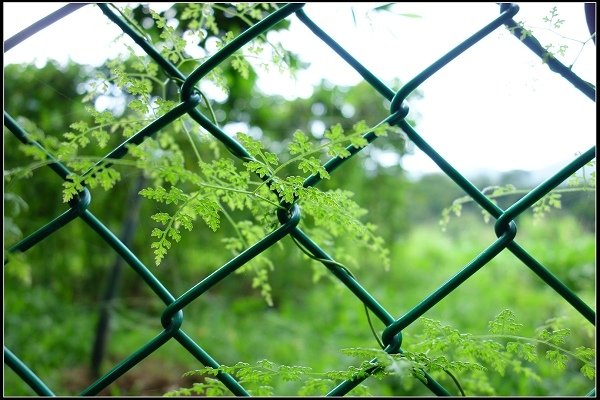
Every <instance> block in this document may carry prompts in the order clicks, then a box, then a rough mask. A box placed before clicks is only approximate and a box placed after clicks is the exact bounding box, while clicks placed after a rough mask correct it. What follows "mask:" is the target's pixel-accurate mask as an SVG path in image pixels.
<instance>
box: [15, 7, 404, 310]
mask: <svg viewBox="0 0 600 400" xmlns="http://www.w3.org/2000/svg"><path fill="white" fill-rule="evenodd" d="M212 7H214V9H215V10H221V11H224V12H230V11H231V10H232V9H231V8H226V9H223V8H222V6H221V5H217V4H215V5H213V6H212ZM273 7H274V6H273ZM269 8H270V7H266V6H265V7H260V8H259V7H258V6H241V7H236V8H235V10H236V11H235V12H234V14H233V15H234V16H236V17H239V18H241V19H242V20H243V21H244V22H245V23H248V24H250V23H251V19H255V18H262V16H263V11H265V10H268V9H269ZM207 12H209V9H207V8H206V7H203V8H202V9H200V8H198V7H196V6H191V5H190V6H189V7H187V8H185V9H184V10H183V15H185V17H186V18H185V19H186V20H189V19H191V18H200V20H199V21H198V24H195V27H196V28H197V29H199V30H202V29H205V28H210V29H211V30H212V31H219V29H218V26H217V25H216V22H214V21H212V20H211V19H210V18H207V17H206V15H205V14H204V13H207ZM211 12H212V11H211ZM130 14H131V12H130V11H125V12H123V15H125V16H127V15H130ZM150 14H151V17H152V19H153V20H154V22H155V25H156V27H157V28H158V29H159V30H160V32H161V33H160V35H159V43H158V44H159V48H160V49H161V52H162V54H163V56H165V57H167V58H168V59H170V61H172V62H173V63H178V65H181V64H182V63H184V62H186V63H188V62H189V63H192V62H193V63H198V62H201V61H202V60H195V59H193V58H190V57H189V56H188V55H186V53H185V48H186V45H187V42H186V40H185V39H183V38H182V37H181V34H182V33H181V32H180V31H178V30H176V29H175V28H173V27H172V26H171V25H172V24H169V21H167V20H166V19H165V17H164V16H161V15H160V14H159V13H156V12H154V11H150ZM202 23H204V24H205V25H202ZM219 33H220V34H221V33H222V34H223V36H222V37H221V46H222V45H225V44H226V43H228V42H229V41H231V40H232V39H233V37H234V34H233V32H232V31H226V32H221V31H219ZM252 46H254V47H253V50H252V51H253V52H254V53H260V51H259V50H257V49H258V47H257V46H262V44H261V43H260V41H259V42H255V43H253V44H252ZM236 54H237V53H236ZM236 57H237V58H234V59H233V61H232V67H233V69H234V70H235V71H237V73H239V74H240V75H242V76H243V77H246V78H247V77H248V68H250V64H248V63H247V62H246V61H243V62H242V61H241V60H244V58H243V56H242V54H241V53H240V54H237V55H236ZM236 60H237V61H236ZM107 67H108V69H109V71H110V74H109V75H108V76H104V77H102V76H101V75H98V76H97V77H96V80H95V81H94V85H93V87H92V89H91V90H92V91H93V92H95V93H96V95H100V94H103V93H106V91H107V90H108V88H111V87H113V89H111V90H114V88H117V89H120V90H121V91H122V92H124V93H127V94H128V95H129V97H130V100H129V101H128V116H123V117H121V118H119V117H118V116H117V115H115V114H114V113H113V112H110V111H102V112H100V111H97V110H94V109H93V108H91V107H88V108H87V111H88V112H89V113H90V116H91V117H92V120H93V123H89V122H87V121H84V120H81V121H77V122H74V123H71V124H70V128H71V129H72V131H69V132H67V133H64V134H63V135H62V140H60V141H57V140H56V139H55V138H54V137H52V136H48V135H45V134H44V133H43V131H39V130H35V129H32V132H33V134H32V138H33V139H34V140H37V141H38V142H39V143H40V144H42V145H43V146H44V147H45V148H46V149H47V150H48V151H49V152H50V154H54V155H55V156H56V157H57V158H58V159H59V160H61V161H62V162H64V163H65V164H66V165H67V167H69V168H70V169H71V170H72V171H74V172H73V173H71V174H69V175H68V176H67V180H66V181H65V182H64V183H63V188H64V189H63V201H64V202H68V201H70V200H72V199H73V198H74V197H75V196H76V195H77V194H78V193H80V192H81V191H83V189H84V187H89V188H91V189H93V188H96V187H102V188H103V189H105V190H109V189H112V188H113V187H114V186H115V185H116V184H117V183H118V182H119V180H120V179H121V172H120V171H119V170H118V169H117V167H123V166H135V167H137V168H140V169H141V170H143V171H144V173H145V174H146V175H148V176H149V177H151V178H152V181H153V186H152V187H149V188H146V189H144V190H142V191H141V192H140V195H141V196H143V197H145V198H147V199H149V200H152V201H154V202H156V203H158V204H160V205H162V206H166V207H167V208H166V209H163V210H161V211H159V212H157V213H155V214H154V215H152V216H151V219H152V220H153V221H155V222H157V223H158V224H159V227H155V228H153V230H152V232H151V233H150V236H151V237H152V238H153V239H154V241H153V242H152V243H151V244H150V247H151V248H152V249H153V252H154V260H155V264H156V265H157V266H158V265H160V264H161V262H162V261H163V260H164V259H165V257H166V256H167V255H168V253H169V250H170V249H171V248H172V246H173V244H174V243H178V242H180V240H181V238H182V228H183V229H185V230H187V231H192V230H193V229H194V222H195V221H196V220H198V219H201V220H202V221H203V222H204V223H205V224H206V226H207V227H208V228H209V229H211V230H212V231H216V230H217V229H218V228H219V227H220V226H221V218H222V216H225V217H226V219H227V221H228V222H231V224H232V225H233V227H234V230H235V232H236V234H237V240H234V239H231V238H230V239H226V242H227V244H228V248H229V249H230V250H232V251H233V252H234V253H235V254H238V253H239V252H241V251H243V250H244V249H245V248H247V247H248V246H249V245H252V244H254V243H255V240H258V239H260V238H261V237H260V236H259V235H256V232H253V233H252V234H250V230H251V229H252V228H251V227H250V226H248V225H246V224H245V223H242V224H237V223H235V222H234V221H233V218H232V217H231V213H232V212H241V213H249V214H250V215H251V216H252V220H253V221H254V223H257V224H259V225H260V226H261V229H260V232H261V233H266V232H268V231H269V230H272V229H273V227H274V226H276V224H277V219H276V211H277V209H279V208H282V207H283V205H281V204H280V203H282V204H287V205H289V204H292V203H296V202H297V203H298V204H299V205H300V206H301V207H302V210H303V213H304V214H305V216H306V218H305V221H312V224H313V225H314V226H310V225H308V226H307V227H306V228H307V229H308V230H309V231H311V230H319V231H320V232H321V236H325V240H328V239H327V237H331V238H336V237H341V236H345V235H346V236H349V237H352V238H354V239H355V243H359V244H361V243H362V244H364V246H366V248H368V249H370V250H372V251H374V252H376V253H377V254H378V255H379V256H380V258H381V260H382V262H383V265H384V266H385V267H387V266H389V258H388V251H387V250H386V249H385V247H384V245H383V243H384V241H383V239H382V238H380V237H378V236H377V235H376V234H375V231H376V227H375V225H374V224H372V223H368V224H365V223H364V222H362V221H361V218H362V217H363V216H364V214H366V210H364V209H363V208H361V207H360V206H358V204H357V203H356V202H354V201H353V200H352V196H353V193H352V192H350V191H347V190H339V189H336V190H326V191H323V190H319V189H317V188H315V187H305V186H304V184H303V178H302V177H301V176H298V175H297V174H300V175H302V176H310V175H314V176H318V177H319V178H320V179H329V178H330V176H329V173H328V171H327V170H326V169H325V168H324V166H323V162H324V160H326V159H327V157H339V158H347V157H349V156H350V152H349V151H348V150H347V147H348V146H353V147H354V148H356V149H361V148H363V147H365V146H366V145H367V144H368V141H367V140H366V139H365V137H364V136H365V135H366V134H368V133H369V132H372V134H374V135H375V136H384V135H386V134H387V133H388V131H393V130H391V128H390V127H389V126H388V125H381V124H379V125H377V126H375V127H373V128H370V127H369V126H368V125H367V123H366V122H365V121H359V122H357V123H355V124H354V126H353V127H352V131H350V132H345V130H344V129H343V128H342V126H341V124H339V123H338V124H335V125H333V126H332V127H331V128H330V129H329V130H327V131H326V132H325V134H324V138H323V140H322V141H321V143H313V141H312V140H310V139H309V136H308V135H307V134H305V133H303V132H302V131H300V130H297V131H296V133H295V134H294V138H293V140H292V141H291V142H290V143H289V145H288V151H289V156H287V157H285V156H284V155H278V154H275V153H274V152H272V151H269V150H267V149H266V148H265V147H264V144H263V143H262V142H261V141H258V140H256V139H253V138H252V137H251V136H249V135H248V134H245V133H238V134H237V137H236V138H237V140H238V141H239V142H240V143H241V144H242V145H243V146H244V147H245V148H246V149H247V151H248V152H249V153H250V155H251V156H252V157H251V158H249V159H247V160H245V161H244V162H243V163H242V164H241V165H240V164H239V163H236V162H234V161H232V160H230V159H228V158H223V157H220V158H218V159H216V160H212V161H208V160H205V158H204V156H201V155H200V152H199V151H198V148H197V143H196V141H195V139H194V137H193V136H192V134H191V132H190V129H189V128H188V126H190V122H192V121H191V120H190V118H189V117H187V116H185V117H182V118H180V119H179V120H177V121H176V122H174V123H172V124H171V125H170V126H169V127H168V128H165V129H163V130H161V132H160V133H159V134H158V135H157V137H156V138H146V139H145V140H144V142H143V143H142V144H141V145H139V146H132V145H128V146H127V148H128V151H129V154H128V156H127V158H124V159H122V160H107V159H105V158H101V157H98V156H95V154H98V153H97V152H96V153H92V154H89V155H83V154H82V152H83V151H84V150H86V149H87V147H88V145H90V144H91V143H92V141H93V142H94V143H95V144H96V148H95V150H100V149H103V148H105V147H106V146H107V144H108V142H109V140H110V138H111V135H110V134H109V132H110V133H115V132H117V131H121V133H122V135H123V136H124V137H125V138H127V137H129V136H131V134H132V130H131V129H130V128H131V127H132V125H133V126H137V124H138V123H140V122H143V121H147V120H149V119H150V120H152V119H155V118H157V117H159V116H160V115H163V114H164V113H166V112H167V111H168V110H169V109H171V108H172V107H174V106H175V105H176V103H174V102H172V101H170V100H168V99H166V98H164V97H161V96H160V95H159V93H162V94H164V93H165V91H166V86H167V85H168V83H169V81H168V80H167V81H165V82H162V81H160V80H159V79H158V77H159V72H158V67H157V65H156V64H155V63H154V62H152V61H151V60H150V59H149V57H142V56H138V55H136V54H135V53H134V52H133V49H131V48H130V55H129V57H128V59H127V60H126V61H125V60H122V59H115V60H112V61H110V62H108V63H107ZM215 83H217V82H215ZM87 99H88V100H91V99H93V97H89V96H88V97H87ZM206 106H207V109H208V111H210V112H211V114H212V115H214V112H213V110H212V106H211V104H209V103H208V102H206ZM215 122H216V121H215ZM192 123H193V122H192ZM130 124H131V125H130ZM194 124H195V123H194ZM183 132H184V133H185V134H186V136H185V137H187V139H188V143H187V147H188V148H190V149H193V152H192V153H191V154H190V153H189V151H185V150H184V146H186V144H181V143H180V141H179V140H177V139H176V137H177V135H178V134H180V133H183ZM113 137H114V135H113ZM21 149H22V151H23V152H24V153H25V154H26V155H29V156H31V157H33V158H34V159H35V160H37V161H44V160H46V155H45V154H44V153H40V152H39V149H38V148H37V146H35V145H34V144H32V145H24V146H21ZM284 157H285V158H286V160H285V161H281V159H282V158H284ZM294 169H295V171H294ZM20 171H21V170H20ZM288 172H291V173H290V174H288ZM5 175H6V174H5ZM256 176H258V178H261V179H262V181H257V180H254V179H253V177H256ZM257 203H262V204H257ZM304 223H305V224H306V223H307V222H304ZM250 237H252V239H253V240H252V241H249V240H248V238H250ZM272 268H273V265H272V263H271V262H270V261H268V260H267V259H266V258H265V257H258V259H257V260H254V261H253V262H252V263H251V265H249V266H248V267H246V268H243V269H242V271H245V270H251V271H253V273H254V275H255V278H254V281H253V287H258V288H260V289H261V292H262V293H263V296H264V297H265V300H266V301H267V303H269V304H272V300H271V296H270V285H269V283H268V271H269V270H271V269H272Z"/></svg>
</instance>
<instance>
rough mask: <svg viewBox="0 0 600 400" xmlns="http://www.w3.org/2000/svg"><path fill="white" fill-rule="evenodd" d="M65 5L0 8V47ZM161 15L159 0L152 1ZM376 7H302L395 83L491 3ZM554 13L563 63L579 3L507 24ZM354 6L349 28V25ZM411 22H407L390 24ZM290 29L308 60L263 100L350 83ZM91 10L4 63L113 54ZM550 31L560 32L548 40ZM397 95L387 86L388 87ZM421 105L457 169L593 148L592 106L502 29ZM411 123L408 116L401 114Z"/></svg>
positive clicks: (109, 36) (485, 16)
mask: <svg viewBox="0 0 600 400" xmlns="http://www.w3.org/2000/svg"><path fill="white" fill-rule="evenodd" d="M65 4H66V3H3V11H4V13H3V14H4V39H5V40H6V39H7V38H8V37H10V36H12V35H14V34H15V33H17V32H18V31H20V30H21V29H23V28H25V27H27V26H29V25H30V24H31V23H33V22H35V21H37V20H39V19H40V18H42V17H44V16H46V15H47V14H49V13H50V12H52V11H54V10H56V9H58V8H60V7H62V6H63V5H65ZM152 4H153V8H155V9H158V10H163V9H165V7H166V5H168V4H170V3H152ZM376 5H377V3H308V4H307V5H306V6H305V7H304V10H305V12H306V13H307V15H308V16H309V17H310V18H311V19H313V20H314V21H315V22H316V23H317V24H319V26H320V27H321V28H322V29H324V30H325V31H326V32H327V33H329V34H330V35H331V36H332V37H333V38H334V39H336V40H337V41H338V43H339V44H341V45H342V46H343V47H344V48H345V49H346V50H347V51H348V52H350V54H352V55H353V56H354V57H355V58H357V59H358V60H359V61H361V62H362V63H363V64H364V65H365V66H366V67H367V68H369V69H370V70H371V71H372V72H373V73H374V74H375V75H376V76H378V77H379V78H380V79H382V80H383V81H384V82H387V83H390V84H391V82H392V80H393V79H394V78H398V79H400V80H401V81H402V82H407V81H409V80H410V79H412V78H413V77H414V76H415V75H417V74H418V73H419V72H420V71H422V70H423V69H424V68H426V67H427V66H429V65H430V64H431V63H433V62H434V61H436V60H437V59H438V58H440V57H441V56H443V55H444V54H445V53H447V52H448V51H450V50H451V49H452V48H453V47H454V46H456V45H457V44H459V43H460V42H462V41H463V40H465V39H466V38H467V37H468V36H470V35H471V34H473V33H474V32H476V31H477V30H479V29H481V28H482V27H483V26H484V25H486V24H488V23H489V22H490V21H492V20H493V19H494V18H495V17H497V16H498V14H499V7H498V6H497V5H496V4H495V3H491V2H490V3H398V4H395V5H394V7H393V8H392V11H393V13H392V12H383V13H382V12H379V13H374V12H369V10H372V9H373V8H374V7H375V6H376ZM553 6H556V7H557V9H558V13H559V18H561V19H564V20H565V23H564V24H563V25H562V26H561V28H560V29H558V30H556V31H555V32H551V31H548V30H543V29H535V30H534V33H535V34H536V37H538V38H539V39H540V41H541V42H542V43H543V44H547V43H553V44H556V45H558V44H567V45H569V49H568V52H567V55H566V57H565V58H564V62H565V63H566V64H567V65H569V64H571V63H572V62H573V61H574V60H575V59H576V57H577V54H578V53H579V50H580V49H581V45H580V44H579V43H578V42H576V41H572V40H569V39H568V38H573V39H578V40H581V41H583V40H586V39H587V38H588V37H589V32H588V31H587V25H586V23H585V16H584V11H583V3H523V4H521V11H520V12H519V13H518V14H517V15H516V17H515V20H517V21H521V20H523V21H525V23H526V24H527V25H528V26H533V27H544V26H547V25H544V22H543V20H542V18H543V17H544V16H545V15H548V13H549V11H550V9H551V8H552V7H553ZM351 7H352V8H353V10H354V16H355V18H356V22H355V20H354V19H353V15H352V11H351ZM398 14H415V15H418V16H420V17H419V18H411V17H406V16H399V15H398ZM290 18H291V20H292V25H291V28H290V32H286V33H282V34H280V35H278V38H277V39H279V40H281V42H282V43H283V44H284V46H285V47H286V48H288V49H289V50H291V51H294V52H296V53H298V54H300V56H301V58H303V59H304V60H305V61H308V62H310V63H311V66H310V68H309V69H308V70H307V71H305V72H302V73H301V74H300V75H299V78H298V80H297V81H296V82H294V81H291V80H289V79H288V78H286V77H284V76H281V77H278V76H277V75H276V74H274V73H270V74H269V76H268V79H264V80H262V81H261V82H260V85H261V88H262V89H263V90H264V91H266V92H273V93H280V94H283V95H286V96H290V95H291V94H297V95H299V96H307V95H308V94H309V92H310V89H309V88H310V85H312V84H316V83H317V82H318V81H319V80H320V79H322V78H323V79H327V80H329V81H332V82H333V83H336V84H340V85H353V84H356V83H357V82H359V81H360V79H361V78H360V77H359V75H358V74H357V73H356V72H355V71H354V70H352V69H351V68H350V67H347V66H346V65H345V63H344V62H343V61H341V59H339V58H338V57H337V55H335V54H334V53H333V51H331V50H329V49H328V48H327V47H326V46H325V45H324V44H323V43H322V42H321V41H320V40H318V39H316V37H315V36H314V35H313V34H312V33H310V32H309V31H308V29H307V28H306V27H305V26H304V25H303V24H302V23H301V22H299V21H298V20H297V18H295V17H294V16H292V17H290ZM107 21H108V19H107V18H106V17H105V16H104V15H103V14H102V12H101V11H100V10H99V9H98V8H97V7H94V6H86V7H83V8H82V9H80V10H78V11H76V12H74V13H73V14H71V15H69V16H68V17H66V18H64V19H63V20H61V21H59V22H58V23H56V24H54V25H53V26H50V27H48V28H46V29H44V30H43V31H42V32H41V33H40V34H39V35H36V36H33V37H31V38H29V39H27V40H26V41H24V42H23V43H22V44H20V45H18V46H17V47H15V48H14V49H12V50H10V51H9V52H7V53H6V54H5V59H4V64H5V65H6V64H7V63H20V62H31V61H35V60H38V62H43V61H44V60H45V59H47V58H49V57H50V58H54V59H57V60H59V61H61V62H64V61H65V60H66V59H67V58H68V57H70V58H71V59H72V60H74V61H76V62H79V63H84V64H99V63H101V62H102V61H103V60H104V59H105V57H106V56H107V55H108V56H111V55H114V54H116V53H117V52H118V51H119V50H118V49H117V48H116V47H115V43H114V41H113V38H114V37H115V36H116V35H117V34H118V33H119V30H118V28H117V27H116V26H114V25H113V24H111V23H109V22H107ZM557 33H559V34H560V35H562V37H561V36H560V35H557ZM573 70H574V71H575V72H576V73H578V74H579V75H580V76H581V77H582V78H583V79H585V80H587V81H588V82H590V83H592V84H594V85H595V84H596V47H595V46H594V45H593V43H588V44H587V45H586V46H585V47H584V48H583V51H582V52H581V54H580V55H579V57H578V58H577V62H576V63H575V65H574V67H573ZM393 89H395V90H397V89H399V88H396V87H394V88H393ZM419 90H420V91H421V93H422V94H423V96H424V97H423V99H422V100H419V101H415V103H414V104H412V103H411V104H410V106H411V112H414V113H415V115H416V114H418V115H419V118H418V120H417V131H418V132H419V133H420V134H421V136H422V137H424V138H425V139H426V140H427V141H428V143H429V144H430V145H432V147H433V148H434V149H435V150H436V151H437V152H438V153H440V154H441V155H442V156H443V157H444V158H446V160H447V161H449V162H450V163H451V164H452V165H453V166H454V167H455V168H457V169H458V170H459V171H460V172H463V173H466V174H471V173H474V172H475V171H482V170H486V171H488V170H489V171H509V170H513V169H525V170H541V169H545V168H548V167H550V168H551V171H556V170H558V169H559V168H560V167H562V166H563V165H565V164H566V163H567V162H569V161H570V160H572V159H573V156H574V155H575V154H576V153H578V152H583V151H586V150H588V149H589V148H590V147H591V146H593V145H595V143H596V139H595V137H596V136H595V135H596V107H595V103H594V102H592V101H590V100H589V99H588V98H587V97H585V96H584V95H583V94H581V93H580V92H579V91H578V90H577V89H575V88H574V87H573V86H571V85H570V84H569V83H568V82H566V81H565V80H564V79H563V78H562V77H560V76H559V75H557V74H555V73H553V72H551V71H550V70H549V69H548V67H547V66H546V65H543V64H542V62H541V61H540V60H539V59H538V58H536V57H535V55H534V54H533V53H532V52H531V51H530V50H529V49H527V48H526V47H525V46H524V45H522V44H521V43H519V41H518V40H517V39H516V38H515V37H514V36H511V35H509V34H508V33H507V32H506V30H505V29H504V28H499V29H498V30H496V31H495V32H494V33H492V34H491V35H489V36H488V37H486V38H485V39H483V40H482V41H481V42H479V43H477V44H476V45H475V46H474V47H472V48H471V49H470V50H468V51H467V52H466V53H463V54H462V55H460V56H459V57H458V58H457V59H456V60H455V61H453V62H451V63H450V64H449V65H448V66H447V67H444V68H443V69H442V70H441V71H439V72H438V73H436V74H435V75H434V76H432V77H431V78H430V79H428V80H427V81H426V82H425V83H424V84H423V85H421V86H420V87H419ZM411 116H412V115H411ZM402 164H403V166H404V167H405V169H407V170H408V171H409V172H412V173H422V172H436V171H439V169H438V167H437V166H436V165H435V164H434V163H433V162H432V161H430V160H429V159H428V157H426V156H425V155H424V154H423V153H421V152H420V150H419V149H415V154H414V155H410V156H406V157H405V158H404V159H403V160H402Z"/></svg>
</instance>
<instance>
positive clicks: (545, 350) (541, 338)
mask: <svg viewBox="0 0 600 400" xmlns="http://www.w3.org/2000/svg"><path fill="white" fill-rule="evenodd" d="M522 327H523V325H522V324H520V323H517V318H516V315H515V314H514V313H513V312H512V311H510V310H508V309H505V310H503V311H502V312H500V313H499V314H498V315H497V316H496V317H495V318H494V319H493V320H492V321H490V322H489V334H484V335H473V334H469V333H461V332H460V331H459V330H458V329H456V328H453V327H451V326H448V325H444V324H442V323H441V322H440V321H436V320H433V319H429V318H421V319H420V320H419V323H418V328H417V329H418V330H416V331H415V330H414V329H413V330H411V332H410V334H409V335H405V338H404V341H405V343H409V344H407V348H409V349H410V351H404V352H402V353H397V354H388V353H386V352H385V351H383V350H381V349H374V348H346V349H342V353H343V354H344V355H346V356H349V357H351V358H354V359H358V360H362V361H361V363H360V364H359V366H350V367H348V368H347V369H346V370H343V371H328V372H315V371H313V369H311V368H308V367H302V366H286V365H278V364H276V363H273V362H271V361H268V360H261V361H258V362H257V363H256V364H254V365H251V364H249V363H244V362H238V363H237V364H235V365H233V366H226V365H222V366H220V367H219V368H212V367H205V368H202V369H199V370H194V371H190V372H188V373H186V375H199V376H200V377H202V379H203V382H201V383H194V384H193V386H192V387H191V388H183V389H177V390H174V391H170V392H168V393H167V394H165V396H191V395H199V396H202V395H205V396H211V395H213V396H223V395H227V393H228V390H227V389H226V387H225V386H224V385H223V384H222V383H221V382H220V381H219V380H218V379H214V378H212V377H217V375H218V374H219V373H227V374H230V375H232V376H233V377H235V378H236V379H237V381H238V382H239V383H240V384H241V385H242V386H244V387H245V388H247V389H248V391H249V393H250V394H252V395H259V396H272V395H273V388H272V386H271V385H272V384H273V381H274V380H276V379H280V380H282V381H300V382H301V383H302V384H301V386H300V387H299V389H298V394H299V395H300V396H311V395H319V394H321V395H322V394H323V393H324V392H326V391H327V390H331V389H332V388H333V387H334V386H335V385H337V384H339V383H340V382H342V381H346V380H353V379H366V378H368V377H369V376H372V377H374V378H376V379H379V380H381V379H384V378H385V377H389V376H393V377H397V378H399V381H400V382H402V383H403V385H404V386H405V387H407V388H409V387H411V386H412V385H413V383H414V382H415V381H416V380H418V381H423V382H426V381H427V378H426V375H425V373H428V374H430V375H431V376H433V377H434V378H436V379H437V380H442V379H444V378H445V379H448V378H450V379H451V380H452V383H453V384H454V385H456V387H457V390H458V391H460V393H461V394H462V395H463V396H465V395H468V396H472V395H476V396H477V395H497V393H496V391H495V388H494V387H493V385H492V384H491V375H493V374H499V375H500V376H502V377H504V376H505V375H507V374H509V373H510V374H511V375H512V376H518V377H519V379H520V378H523V379H528V380H535V381H538V382H540V381H541V379H542V378H541V377H540V376H539V374H538V373H537V372H536V363H538V360H539V354H540V353H541V354H544V358H545V359H547V360H548V361H550V363H551V364H552V366H553V367H554V368H555V369H556V370H558V371H564V370H565V369H566V365H567V363H568V362H569V360H570V358H571V359H573V360H574V361H575V362H578V363H580V365H581V368H580V371H581V373H582V374H583V375H584V376H585V377H586V378H588V379H590V380H593V379H594V378H595V371H596V370H595V350H594V349H591V348H586V347H578V348H577V349H575V350H574V351H571V350H568V349H566V348H564V347H561V346H560V345H563V344H564V343H565V341H566V339H567V338H568V336H569V335H570V333H571V332H570V330H569V329H567V328H564V327H562V325H561V320H560V319H552V320H549V321H547V323H546V324H544V325H543V326H542V327H540V328H538V330H537V332H538V333H537V334H536V335H535V336H534V337H527V336H519V332H520V331H521V330H522ZM350 394H351V395H371V394H370V392H369V389H368V387H367V386H365V385H359V386H358V387H357V388H356V389H354V391H353V392H351V393H350Z"/></svg>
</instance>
